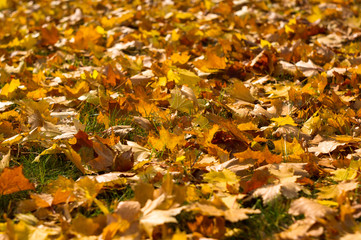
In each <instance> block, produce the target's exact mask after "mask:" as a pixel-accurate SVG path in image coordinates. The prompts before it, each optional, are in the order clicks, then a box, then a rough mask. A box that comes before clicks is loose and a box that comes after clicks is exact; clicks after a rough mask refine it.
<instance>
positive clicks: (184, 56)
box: [170, 52, 190, 64]
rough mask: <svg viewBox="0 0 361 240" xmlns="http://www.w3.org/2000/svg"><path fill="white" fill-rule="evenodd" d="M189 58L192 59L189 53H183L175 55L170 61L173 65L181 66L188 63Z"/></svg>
mask: <svg viewBox="0 0 361 240" xmlns="http://www.w3.org/2000/svg"><path fill="white" fill-rule="evenodd" d="M189 58H190V55H188V53H186V52H182V53H181V54H179V53H173V54H172V56H171V57H170V59H171V60H172V62H173V63H180V64H185V63H187V62H188V60H189Z"/></svg>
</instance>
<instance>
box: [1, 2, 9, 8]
mask: <svg viewBox="0 0 361 240" xmlns="http://www.w3.org/2000/svg"><path fill="white" fill-rule="evenodd" d="M8 7H9V4H8V0H0V10H3V9H6V8H8Z"/></svg>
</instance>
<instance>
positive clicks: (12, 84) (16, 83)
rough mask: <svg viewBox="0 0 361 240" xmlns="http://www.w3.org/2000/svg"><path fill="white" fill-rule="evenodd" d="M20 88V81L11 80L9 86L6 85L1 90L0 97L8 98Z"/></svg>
mask: <svg viewBox="0 0 361 240" xmlns="http://www.w3.org/2000/svg"><path fill="white" fill-rule="evenodd" d="M19 86H20V80H19V79H13V80H11V82H10V84H9V83H7V84H5V86H4V87H3V88H2V89H1V92H0V95H3V96H6V97H10V96H11V94H12V93H13V92H14V91H15V90H16V89H18V87H19Z"/></svg>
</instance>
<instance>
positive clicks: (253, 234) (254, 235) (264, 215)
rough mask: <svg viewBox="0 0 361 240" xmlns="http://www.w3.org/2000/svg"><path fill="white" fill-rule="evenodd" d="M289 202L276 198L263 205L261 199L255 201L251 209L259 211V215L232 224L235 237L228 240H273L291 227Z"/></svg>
mask: <svg viewBox="0 0 361 240" xmlns="http://www.w3.org/2000/svg"><path fill="white" fill-rule="evenodd" d="M289 206H290V200H286V199H284V198H278V199H276V200H274V201H272V202H271V203H269V204H267V205H264V204H263V203H262V200H261V199H257V200H256V202H255V203H254V205H253V208H255V209H259V210H261V214H253V215H250V217H249V218H248V219H246V220H244V221H240V222H238V223H234V224H232V228H234V229H236V230H237V231H235V232H236V233H235V235H234V236H231V237H228V238H227V239H228V240H233V239H234V240H235V239H257V240H261V239H275V234H276V233H279V232H281V231H283V230H285V229H286V228H287V226H289V225H291V224H292V222H293V217H292V216H291V215H290V214H288V212H287V211H288V209H289Z"/></svg>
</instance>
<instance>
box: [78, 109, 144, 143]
mask: <svg viewBox="0 0 361 240" xmlns="http://www.w3.org/2000/svg"><path fill="white" fill-rule="evenodd" d="M98 115H99V108H98V107H97V106H95V105H93V104H91V103H84V105H83V106H82V107H81V109H80V119H79V120H80V122H81V123H82V124H84V125H85V132H87V133H93V134H98V135H100V136H102V132H103V131H104V130H105V125H104V124H102V123H98V121H97V117H98ZM117 125H130V126H131V127H132V128H134V130H133V131H131V132H130V133H129V134H128V135H127V137H126V138H127V139H128V140H131V141H134V137H135V136H137V135H138V136H142V137H144V136H146V135H147V132H146V131H145V130H144V129H142V128H140V127H139V126H137V125H136V124H134V121H133V115H132V114H122V113H121V112H120V110H113V111H111V112H110V114H109V126H117Z"/></svg>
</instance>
